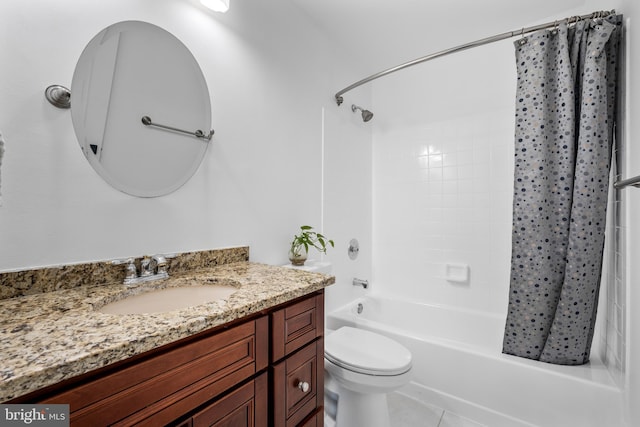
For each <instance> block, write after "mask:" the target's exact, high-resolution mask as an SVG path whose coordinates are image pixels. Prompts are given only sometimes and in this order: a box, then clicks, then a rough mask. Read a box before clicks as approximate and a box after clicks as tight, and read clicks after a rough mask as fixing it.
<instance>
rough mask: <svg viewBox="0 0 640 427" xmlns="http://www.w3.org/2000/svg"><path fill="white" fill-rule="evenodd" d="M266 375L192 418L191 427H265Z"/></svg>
mask: <svg viewBox="0 0 640 427" xmlns="http://www.w3.org/2000/svg"><path fill="white" fill-rule="evenodd" d="M267 387H268V386H267V374H266V372H265V373H263V374H262V375H260V376H259V377H257V378H256V379H254V380H251V381H249V382H248V383H247V384H245V385H243V386H242V387H240V388H238V389H237V390H235V391H233V392H232V393H230V394H228V395H227V396H225V397H223V398H222V399H220V400H218V401H216V402H214V403H212V404H211V405H209V406H208V407H206V408H205V409H203V410H202V411H200V412H198V413H197V414H196V415H194V416H193V418H192V422H193V424H192V425H193V427H213V426H215V427H266V426H267V416H268V413H267Z"/></svg>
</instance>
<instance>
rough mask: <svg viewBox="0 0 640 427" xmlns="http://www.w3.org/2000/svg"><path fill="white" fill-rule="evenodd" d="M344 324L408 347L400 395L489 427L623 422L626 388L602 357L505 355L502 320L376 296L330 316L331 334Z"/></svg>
mask: <svg viewBox="0 0 640 427" xmlns="http://www.w3.org/2000/svg"><path fill="white" fill-rule="evenodd" d="M359 312H360V313H359ZM341 326H354V327H357V328H362V329H367V330H371V331H375V332H378V333H380V334H383V335H386V336H388V337H390V338H393V339H395V340H396V341H398V342H400V343H401V344H403V345H404V346H405V347H407V348H408V349H409V350H410V351H411V353H412V355H413V380H412V382H411V384H410V385H409V386H407V387H405V388H403V389H402V390H401V392H402V393H404V394H406V395H408V396H410V397H412V398H414V399H416V400H419V401H422V402H425V403H428V404H431V405H434V406H437V407H439V408H442V409H444V410H446V411H450V412H452V413H456V414H458V415H461V416H463V417H466V418H469V419H472V420H475V421H477V422H479V423H482V424H484V425H487V426H491V427H494V426H496V427H503V426H504V427H517V426H540V427H556V426H557V427H574V426H575V427H590V426H593V427H601V426H624V425H625V424H624V422H623V421H622V420H623V401H622V399H623V397H622V393H621V390H620V388H619V387H617V386H616V384H615V383H614V381H613V380H612V378H611V377H610V375H609V373H608V371H607V368H606V367H605V366H604V364H603V363H602V362H601V361H600V360H598V359H596V358H595V357H593V356H592V358H591V362H589V363H588V364H586V365H583V366H557V365H551V364H547V363H543V362H536V361H532V360H528V359H522V358H519V357H514V356H509V355H504V354H502V353H501V350H502V332H503V329H504V317H502V316H498V315H492V314H487V313H483V312H474V311H469V310H461V309H456V308H451V307H442V306H436V305H427V304H418V303H415V302H411V301H404V300H399V299H396V298H392V297H388V296H385V295H374V294H372V295H369V296H366V297H364V298H361V299H358V300H356V301H354V302H352V303H349V304H348V305H346V306H344V307H342V308H340V309H338V310H335V311H333V312H329V313H327V316H326V328H327V329H328V330H335V329H338V328H339V327H341Z"/></svg>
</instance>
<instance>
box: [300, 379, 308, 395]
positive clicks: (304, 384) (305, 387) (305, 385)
mask: <svg viewBox="0 0 640 427" xmlns="http://www.w3.org/2000/svg"><path fill="white" fill-rule="evenodd" d="M298 388H299V389H300V390H301V391H302V392H303V393H306V392H308V391H309V389H310V388H311V386H310V385H309V383H308V382H306V381H298Z"/></svg>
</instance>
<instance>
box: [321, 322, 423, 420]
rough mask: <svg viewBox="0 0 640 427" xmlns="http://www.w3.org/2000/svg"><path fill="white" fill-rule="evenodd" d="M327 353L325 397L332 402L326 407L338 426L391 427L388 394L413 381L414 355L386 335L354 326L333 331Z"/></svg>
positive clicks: (328, 337)
mask: <svg viewBox="0 0 640 427" xmlns="http://www.w3.org/2000/svg"><path fill="white" fill-rule="evenodd" d="M324 352H325V356H324V368H325V395H326V396H328V399H329V400H332V404H330V405H326V406H327V412H331V413H330V414H329V415H328V416H329V417H331V418H332V417H335V424H336V426H337V427H357V426H367V427H389V425H390V424H389V410H388V407H387V393H389V392H391V391H393V390H396V389H398V388H399V387H401V386H403V385H405V384H407V383H408V382H409V380H410V378H411V352H410V351H409V350H408V349H406V348H405V347H404V346H402V345H401V344H400V343H398V342H396V341H394V340H392V339H390V338H387V337H385V336H383V335H380V334H377V333H374V332H371V331H366V330H364V329H357V328H352V327H350V326H343V327H341V328H340V329H338V330H336V331H333V332H329V333H328V334H327V335H326V336H325V350H324ZM332 397H333V399H331V398H332ZM336 399H337V402H336ZM336 405H337V406H336ZM325 425H328V424H327V423H325Z"/></svg>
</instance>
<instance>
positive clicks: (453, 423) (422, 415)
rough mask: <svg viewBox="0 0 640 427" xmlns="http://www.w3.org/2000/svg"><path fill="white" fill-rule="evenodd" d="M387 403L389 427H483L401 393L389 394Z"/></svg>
mask: <svg viewBox="0 0 640 427" xmlns="http://www.w3.org/2000/svg"><path fill="white" fill-rule="evenodd" d="M388 402H389V418H391V427H485V426H483V425H482V424H479V423H477V422H475V421H472V420H469V419H467V418H464V417H461V416H459V415H456V414H452V413H451V412H447V411H445V410H443V409H441V408H438V407H436V406H433V405H429V404H425V403H422V402H418V401H417V400H415V399H412V398H410V397H408V396H406V395H404V394H401V393H397V392H396V393H391V394H389V396H388Z"/></svg>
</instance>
